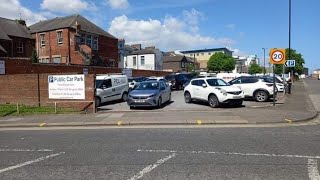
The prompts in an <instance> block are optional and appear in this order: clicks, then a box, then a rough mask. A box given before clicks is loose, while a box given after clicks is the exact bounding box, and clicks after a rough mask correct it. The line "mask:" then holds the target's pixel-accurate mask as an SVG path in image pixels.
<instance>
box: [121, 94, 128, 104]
mask: <svg viewBox="0 0 320 180" xmlns="http://www.w3.org/2000/svg"><path fill="white" fill-rule="evenodd" d="M127 100H128V93H126V92H125V93H123V95H122V101H124V102H126V101H127Z"/></svg>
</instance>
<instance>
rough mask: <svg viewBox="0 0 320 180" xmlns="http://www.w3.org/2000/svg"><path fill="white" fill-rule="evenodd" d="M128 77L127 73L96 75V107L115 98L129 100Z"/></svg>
mask: <svg viewBox="0 0 320 180" xmlns="http://www.w3.org/2000/svg"><path fill="white" fill-rule="evenodd" d="M128 90H129V84H128V77H127V76H126V75H97V76H96V98H95V101H96V107H98V106H99V105H101V103H105V102H110V101H114V100H120V99H122V100H123V101H127V99H128Z"/></svg>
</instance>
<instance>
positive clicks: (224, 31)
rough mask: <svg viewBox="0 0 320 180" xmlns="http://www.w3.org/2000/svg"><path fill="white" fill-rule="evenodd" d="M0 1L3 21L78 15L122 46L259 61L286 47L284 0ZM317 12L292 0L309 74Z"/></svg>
mask: <svg viewBox="0 0 320 180" xmlns="http://www.w3.org/2000/svg"><path fill="white" fill-rule="evenodd" d="M0 1H2V2H1V3H0V16H1V17H6V18H12V19H14V18H18V17H19V12H20V13H21V16H22V18H24V19H26V20H27V22H28V24H32V23H35V22H37V21H39V20H41V19H48V18H53V17H57V16H65V15H70V14H75V13H79V14H81V15H83V16H85V17H86V18H88V19H89V20H91V21H93V22H94V23H96V24H97V25H99V26H100V27H102V28H103V29H105V30H106V31H108V32H110V33H111V34H113V35H114V36H116V37H118V38H124V39H125V40H126V43H129V44H130V43H142V45H143V46H149V45H156V46H157V47H159V48H160V49H161V50H163V51H167V50H191V49H200V48H216V47H229V48H231V49H232V50H234V51H235V54H240V55H251V54H256V55H258V57H260V58H261V59H263V50H262V48H263V47H264V48H268V49H270V48H286V47H288V0H268V1H260V0H181V1H178V0H176V1H172V0H158V1H152V0H72V1H67V0H0ZM65 2H68V4H66V3H65ZM319 7H320V1H319V0H308V1H301V0H292V38H291V42H292V43H291V46H292V48H293V49H296V50H297V51H298V52H300V53H302V55H303V57H304V59H305V61H306V66H307V67H309V68H310V70H313V69H315V68H320V57H319V54H318V52H317V51H319V50H320V49H319V45H320V43H319V42H320V35H319V32H320V21H319V17H320V11H318V9H319ZM268 51H269V50H268ZM268 51H267V53H266V54H267V55H268ZM266 59H267V60H268V59H269V58H268V57H267V58H266Z"/></svg>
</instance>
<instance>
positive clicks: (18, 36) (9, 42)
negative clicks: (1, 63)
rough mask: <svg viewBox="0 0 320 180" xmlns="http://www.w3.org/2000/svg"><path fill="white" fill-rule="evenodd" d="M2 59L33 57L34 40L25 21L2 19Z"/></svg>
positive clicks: (0, 51) (0, 21)
mask: <svg viewBox="0 0 320 180" xmlns="http://www.w3.org/2000/svg"><path fill="white" fill-rule="evenodd" d="M0 27H1V28H0V57H28V58H30V57H31V54H32V51H33V49H34V39H33V38H32V36H31V34H30V31H29V30H28V28H27V26H26V23H25V21H24V20H10V19H6V18H1V17H0Z"/></svg>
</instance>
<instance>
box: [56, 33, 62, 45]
mask: <svg viewBox="0 0 320 180" xmlns="http://www.w3.org/2000/svg"><path fill="white" fill-rule="evenodd" d="M57 38H58V44H59V45H60V44H63V34H62V31H58V32H57Z"/></svg>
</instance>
